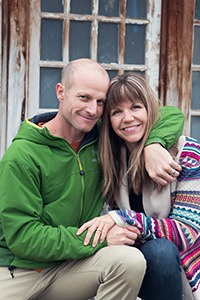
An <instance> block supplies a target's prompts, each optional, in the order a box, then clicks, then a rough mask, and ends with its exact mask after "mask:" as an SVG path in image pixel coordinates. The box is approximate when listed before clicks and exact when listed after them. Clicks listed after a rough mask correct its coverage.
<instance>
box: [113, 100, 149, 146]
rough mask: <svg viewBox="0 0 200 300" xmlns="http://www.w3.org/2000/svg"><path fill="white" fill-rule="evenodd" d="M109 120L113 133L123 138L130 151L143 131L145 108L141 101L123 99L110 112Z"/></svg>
mask: <svg viewBox="0 0 200 300" xmlns="http://www.w3.org/2000/svg"><path fill="white" fill-rule="evenodd" d="M110 121H111V125H112V128H113V130H114V131H115V133H116V134H117V135H118V136H119V137H120V138H121V139H123V140H124V142H125V144H126V146H127V147H128V149H129V150H130V151H131V150H132V149H133V148H134V143H137V142H138V141H139V140H140V139H141V138H142V137H143V136H144V133H145V129H146V124H147V110H146V108H145V106H144V105H143V104H142V103H141V102H136V103H133V102H131V101H129V100H126V101H124V102H123V103H121V104H120V105H119V106H117V107H115V108H114V109H112V110H111V112H110Z"/></svg>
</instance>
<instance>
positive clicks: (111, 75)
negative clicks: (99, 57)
mask: <svg viewBox="0 0 200 300" xmlns="http://www.w3.org/2000/svg"><path fill="white" fill-rule="evenodd" d="M107 73H108V76H109V78H110V79H112V78H113V77H115V76H117V71H115V70H107Z"/></svg>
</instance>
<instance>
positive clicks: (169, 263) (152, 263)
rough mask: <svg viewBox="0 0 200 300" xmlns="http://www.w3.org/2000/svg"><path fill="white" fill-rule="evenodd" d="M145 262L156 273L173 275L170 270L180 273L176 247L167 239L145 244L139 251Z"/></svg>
mask: <svg viewBox="0 0 200 300" xmlns="http://www.w3.org/2000/svg"><path fill="white" fill-rule="evenodd" d="M140 250H141V251H142V253H143V255H144V257H145V259H146V260H147V265H148V267H151V268H155V270H156V273H157V274H158V272H161V274H163V271H165V272H164V273H165V274H166V273H167V270H168V269H169V271H170V274H173V272H172V269H176V271H177V270H178V271H181V267H180V256H179V252H178V249H177V247H176V246H175V245H174V244H173V243H172V242H170V241H168V240H167V239H164V238H161V239H155V240H151V241H148V242H146V243H145V244H144V245H143V246H142V247H141V249H140Z"/></svg>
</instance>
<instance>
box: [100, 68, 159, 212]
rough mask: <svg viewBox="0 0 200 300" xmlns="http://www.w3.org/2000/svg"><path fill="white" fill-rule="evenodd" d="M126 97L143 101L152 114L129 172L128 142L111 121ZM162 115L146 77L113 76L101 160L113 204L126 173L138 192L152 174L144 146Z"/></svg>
mask: <svg viewBox="0 0 200 300" xmlns="http://www.w3.org/2000/svg"><path fill="white" fill-rule="evenodd" d="M126 100H129V101H131V102H133V103H136V102H141V103H142V104H143V105H144V106H145V108H146V110H147V116H148V120H147V125H146V130H145V134H144V136H143V137H142V139H141V140H140V141H138V142H137V144H136V146H135V147H134V150H133V151H132V153H131V154H130V157H129V161H128V170H127V171H126V170H124V167H123V166H124V162H123V160H124V158H123V157H122V151H121V150H122V146H123V145H125V143H124V141H123V140H122V139H121V138H119V137H118V136H117V135H116V134H115V132H114V130H113V129H112V126H111V122H110V112H111V110H113V109H114V108H116V107H117V106H118V105H120V103H123V102H124V101H126ZM158 114H159V102H158V100H157V99H156V98H155V96H154V93H153V91H152V90H151V88H150V86H149V85H148V83H147V82H146V81H145V79H144V78H143V77H141V76H139V75H138V74H136V73H125V74H123V75H119V76H116V77H115V78H113V79H112V81H111V84H110V87H109V90H108V94H107V101H106V104H105V109H104V113H103V116H102V126H101V133H100V143H99V147H100V160H101V164H102V168H103V173H104V182H103V194H104V196H105V198H106V200H107V202H108V203H109V204H110V205H111V207H113V206H114V205H115V204H116V199H117V197H118V196H119V189H120V184H121V183H122V180H123V177H124V176H128V182H129V188H132V189H133V190H134V192H135V193H136V194H138V193H140V192H141V191H142V186H143V184H145V182H146V180H147V177H148V176H147V172H146V170H145V164H144V153H143V152H144V147H145V143H146V141H147V139H148V136H149V133H150V131H151V129H152V127H153V125H154V124H155V123H156V121H157V119H158Z"/></svg>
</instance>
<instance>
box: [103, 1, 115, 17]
mask: <svg viewBox="0 0 200 300" xmlns="http://www.w3.org/2000/svg"><path fill="white" fill-rule="evenodd" d="M99 15H101V16H108V17H118V16H119V0H112V1H108V0H101V1H99Z"/></svg>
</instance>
